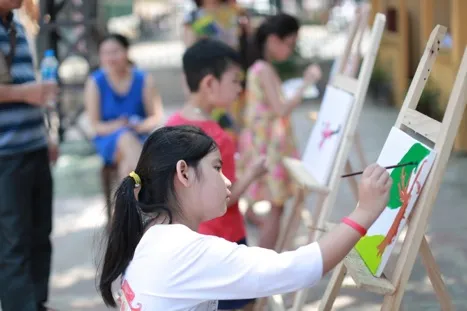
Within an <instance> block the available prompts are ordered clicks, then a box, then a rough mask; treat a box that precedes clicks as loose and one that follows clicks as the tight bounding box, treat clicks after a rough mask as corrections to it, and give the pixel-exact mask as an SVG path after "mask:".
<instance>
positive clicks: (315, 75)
mask: <svg viewBox="0 0 467 311" xmlns="http://www.w3.org/2000/svg"><path fill="white" fill-rule="evenodd" d="M320 79H321V68H320V67H319V66H318V65H314V64H313V65H310V66H308V67H307V68H306V69H305V72H304V74H303V80H304V81H305V83H306V84H307V85H310V84H314V83H316V82H318V81H319V80H320Z"/></svg>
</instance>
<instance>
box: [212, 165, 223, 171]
mask: <svg viewBox="0 0 467 311" xmlns="http://www.w3.org/2000/svg"><path fill="white" fill-rule="evenodd" d="M214 168H215V169H216V171H218V172H220V171H221V170H222V166H214Z"/></svg>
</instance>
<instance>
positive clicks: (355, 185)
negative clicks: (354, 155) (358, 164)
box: [345, 159, 358, 202]
mask: <svg viewBox="0 0 467 311" xmlns="http://www.w3.org/2000/svg"><path fill="white" fill-rule="evenodd" d="M352 172H353V169H352V164H351V163H350V160H348V159H347V162H345V173H346V174H350V173H352ZM347 178H348V180H349V184H350V190H352V194H353V195H354V197H355V200H357V202H358V182H357V179H356V178H355V177H353V176H351V177H347Z"/></svg>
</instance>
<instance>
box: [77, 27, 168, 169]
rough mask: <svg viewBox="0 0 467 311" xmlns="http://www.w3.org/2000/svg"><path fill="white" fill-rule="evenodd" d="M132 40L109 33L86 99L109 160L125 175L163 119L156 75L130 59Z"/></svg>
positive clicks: (98, 144)
mask: <svg viewBox="0 0 467 311" xmlns="http://www.w3.org/2000/svg"><path fill="white" fill-rule="evenodd" d="M129 46H130V44H129V41H128V39H127V38H125V37H124V36H121V35H118V34H111V35H108V36H107V37H105V38H104V39H103V41H102V42H101V43H100V46H99V58H100V66H101V67H100V68H99V69H97V70H96V71H94V72H93V73H92V74H91V75H90V77H89V78H88V81H87V82H86V86H85V90H84V101H85V107H86V112H87V114H88V116H89V118H90V121H91V125H92V127H93V130H94V132H95V137H94V140H93V142H94V145H95V147H96V149H97V152H98V153H99V155H100V156H101V157H102V158H103V160H104V163H105V164H114V163H115V164H117V165H118V171H119V175H120V177H121V178H123V177H125V176H126V175H128V173H129V172H131V171H132V170H133V169H134V168H135V166H136V163H137V161H138V157H139V155H140V153H141V148H142V145H143V142H144V140H145V139H146V138H147V137H148V135H149V133H150V132H152V131H153V130H155V129H156V128H157V126H158V125H159V124H161V122H162V116H163V107H162V102H161V99H160V96H159V94H158V92H157V89H156V88H155V86H154V79H153V78H152V76H151V75H150V74H148V73H145V72H144V71H142V70H140V69H137V68H136V67H135V66H133V64H132V63H131V62H130V60H129V59H128V49H129Z"/></svg>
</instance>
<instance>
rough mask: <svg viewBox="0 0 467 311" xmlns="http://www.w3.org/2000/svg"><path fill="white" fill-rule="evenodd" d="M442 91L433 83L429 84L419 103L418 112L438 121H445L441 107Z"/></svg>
mask: <svg viewBox="0 0 467 311" xmlns="http://www.w3.org/2000/svg"><path fill="white" fill-rule="evenodd" d="M439 97H440V91H439V89H438V88H436V87H435V86H434V85H433V83H427V85H426V86H425V89H424V90H423V92H422V95H421V96H420V100H419V101H418V106H417V110H418V111H419V112H421V113H423V114H425V115H427V116H429V117H430V118H433V119H435V120H437V121H440V122H441V121H442V120H443V111H442V110H441V108H440V106H439Z"/></svg>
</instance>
